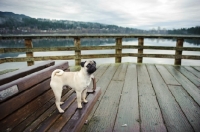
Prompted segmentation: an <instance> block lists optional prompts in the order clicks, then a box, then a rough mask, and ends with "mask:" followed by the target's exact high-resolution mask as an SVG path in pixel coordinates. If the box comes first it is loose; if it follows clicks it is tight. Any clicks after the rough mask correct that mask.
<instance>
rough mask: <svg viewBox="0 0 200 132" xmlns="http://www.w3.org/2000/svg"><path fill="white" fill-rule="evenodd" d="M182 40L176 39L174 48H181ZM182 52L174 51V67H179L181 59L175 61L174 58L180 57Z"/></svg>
mask: <svg viewBox="0 0 200 132" xmlns="http://www.w3.org/2000/svg"><path fill="white" fill-rule="evenodd" d="M183 41H184V40H183V39H177V40H176V48H179V47H183ZM181 55H182V51H180V50H176V51H175V60H174V65H181V59H176V56H181Z"/></svg>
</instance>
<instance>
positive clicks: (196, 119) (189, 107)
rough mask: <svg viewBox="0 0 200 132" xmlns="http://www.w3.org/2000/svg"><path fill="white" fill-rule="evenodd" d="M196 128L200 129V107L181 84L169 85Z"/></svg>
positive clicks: (196, 129)
mask: <svg viewBox="0 0 200 132" xmlns="http://www.w3.org/2000/svg"><path fill="white" fill-rule="evenodd" d="M169 89H170V90H171V92H172V94H173V95H174V97H175V99H176V101H177V102H178V103H179V105H180V107H181V108H182V110H183V112H184V113H185V115H186V117H187V118H188V121H189V122H190V124H191V125H192V126H193V128H194V130H195V131H196V132H198V131H199V130H200V107H199V106H198V104H197V103H196V102H195V101H194V100H193V99H192V98H191V97H190V96H189V95H188V93H187V92H186V91H185V90H184V89H183V88H182V87H181V86H169Z"/></svg>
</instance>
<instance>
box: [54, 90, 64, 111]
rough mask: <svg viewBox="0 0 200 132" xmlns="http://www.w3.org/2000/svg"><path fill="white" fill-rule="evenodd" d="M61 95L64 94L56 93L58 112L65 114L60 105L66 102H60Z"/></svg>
mask: <svg viewBox="0 0 200 132" xmlns="http://www.w3.org/2000/svg"><path fill="white" fill-rule="evenodd" d="M61 94H62V91H56V92H55V98H56V101H55V103H56V107H57V109H58V111H59V112H60V113H64V110H63V109H61V107H60V105H61V104H63V103H64V102H60V100H61Z"/></svg>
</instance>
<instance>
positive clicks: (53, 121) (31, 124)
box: [0, 62, 100, 132]
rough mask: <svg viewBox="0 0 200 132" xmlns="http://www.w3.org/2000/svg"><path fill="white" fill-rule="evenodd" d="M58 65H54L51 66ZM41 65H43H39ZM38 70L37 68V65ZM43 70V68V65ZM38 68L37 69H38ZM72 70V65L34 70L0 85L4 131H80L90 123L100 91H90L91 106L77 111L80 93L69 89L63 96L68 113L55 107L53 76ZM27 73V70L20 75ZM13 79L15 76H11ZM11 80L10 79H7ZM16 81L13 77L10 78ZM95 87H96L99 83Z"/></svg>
mask: <svg viewBox="0 0 200 132" xmlns="http://www.w3.org/2000/svg"><path fill="white" fill-rule="evenodd" d="M51 64H54V63H51ZM38 66H39V65H38ZM34 67H37V65H35V66H34ZM40 67H41V65H40ZM36 69H37V68H36ZM55 69H63V70H65V71H69V66H68V62H64V63H61V64H59V65H53V66H52V65H48V67H45V68H43V69H40V70H36V71H34V70H33V69H32V68H29V70H27V69H26V73H27V72H28V71H31V72H32V73H31V72H28V73H29V74H26V75H25V74H23V75H22V74H21V76H20V78H19V73H18V74H16V73H15V72H14V73H13V76H14V74H15V75H17V78H18V79H17V78H16V77H15V78H14V79H11V80H12V81H11V82H8V83H5V84H3V85H1V86H0V131H1V132H3V131H6V132H7V131H13V132H18V131H19V132H21V131H42V132H43V131H47V130H48V131H54V132H57V131H70V132H71V131H79V130H80V129H81V127H82V125H83V124H84V122H85V121H86V120H87V116H88V114H89V113H90V112H91V110H92V108H93V105H94V104H95V102H96V101H97V99H98V98H99V96H100V88H98V87H97V88H96V90H95V92H89V93H88V96H87V100H88V103H87V104H83V108H82V109H77V102H76V93H75V92H74V90H72V89H71V88H65V89H64V90H63V93H62V101H64V102H65V103H64V104H63V105H62V106H61V107H62V109H64V110H65V112H64V113H63V114H60V113H59V112H58V110H57V109H56V106H55V97H54V94H53V91H52V90H51V88H50V85H49V83H50V79H51V78H50V76H51V73H52V71H53V70H55ZM22 72H24V71H23V70H22V71H21V72H20V73H22ZM9 75H10V76H12V74H11V73H9ZM7 78H9V77H8V76H7ZM10 78H12V77H10ZM93 86H94V87H96V83H95V80H93Z"/></svg>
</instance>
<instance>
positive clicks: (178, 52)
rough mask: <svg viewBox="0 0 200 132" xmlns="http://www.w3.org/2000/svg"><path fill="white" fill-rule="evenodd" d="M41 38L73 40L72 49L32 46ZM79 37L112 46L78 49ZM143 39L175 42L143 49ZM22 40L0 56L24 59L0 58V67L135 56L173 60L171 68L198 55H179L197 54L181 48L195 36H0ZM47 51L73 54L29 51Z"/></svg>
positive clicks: (196, 49) (1, 49)
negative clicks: (14, 55) (21, 45)
mask: <svg viewBox="0 0 200 132" xmlns="http://www.w3.org/2000/svg"><path fill="white" fill-rule="evenodd" d="M43 38H48V39H50V38H51V39H52V38H62V39H67V38H73V39H74V46H71V47H42V48H36V47H33V44H32V40H33V39H43ZM82 38H91V39H92V38H114V39H115V40H116V45H115V46H81V39H82ZM123 38H138V45H122V39H123ZM144 38H156V39H160V38H163V39H176V40H177V41H176V47H169V46H144ZM1 39H2V40H7V39H11V40H12V39H24V40H25V47H26V48H0V53H1V54H2V53H16V52H26V57H18V58H1V59H0V64H1V63H5V62H23V61H27V63H28V65H29V66H30V65H33V64H34V61H43V60H73V59H74V60H75V65H79V64H80V61H81V59H88V58H110V57H115V62H116V63H120V62H121V58H122V57H137V62H138V63H142V60H143V57H151V58H173V59H175V61H174V64H175V65H181V59H193V60H200V56H198V55H182V51H200V48H199V47H195V48H194V47H183V42H184V39H200V36H198V35H141V34H140V35H137V34H79V35H77V34H75V35H74V34H73V35H72V34H37V35H0V40H1ZM122 49H138V53H122ZM143 49H153V50H175V54H144V53H143ZM82 50H115V54H89V55H87V54H86V55H85V54H84V55H81V51H82ZM48 51H74V52H75V55H66V56H64V55H62V56H33V52H48Z"/></svg>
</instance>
